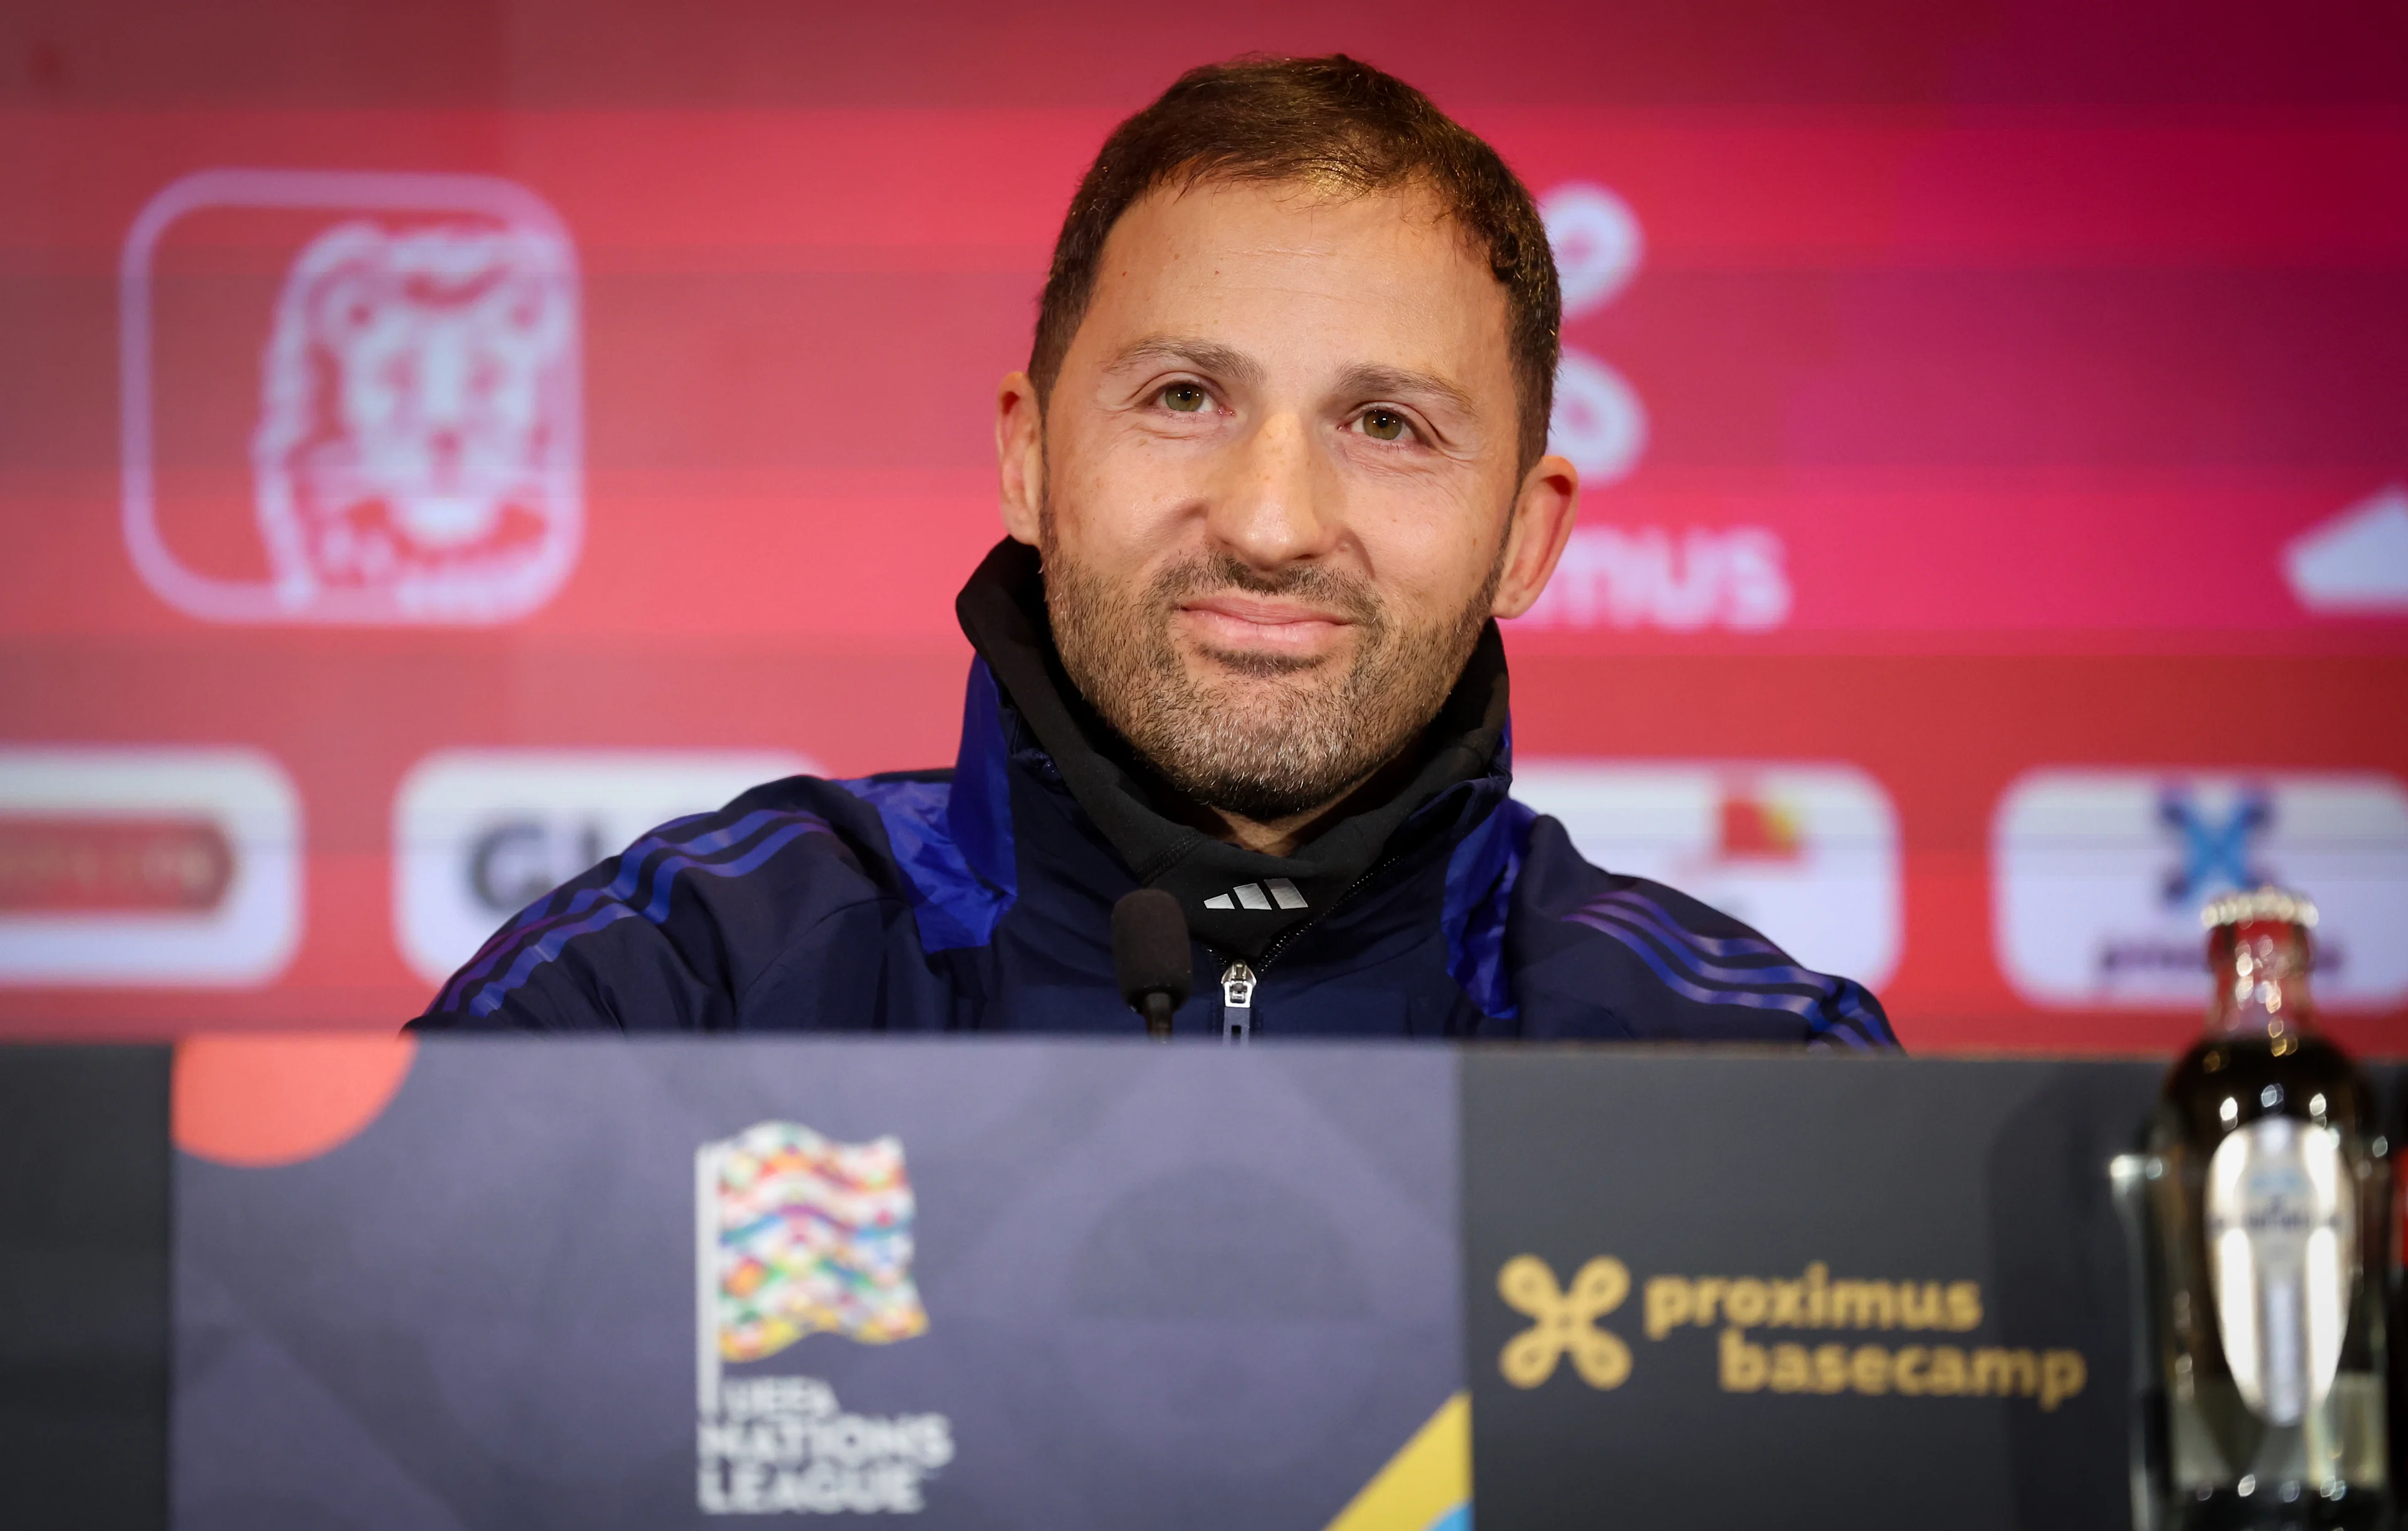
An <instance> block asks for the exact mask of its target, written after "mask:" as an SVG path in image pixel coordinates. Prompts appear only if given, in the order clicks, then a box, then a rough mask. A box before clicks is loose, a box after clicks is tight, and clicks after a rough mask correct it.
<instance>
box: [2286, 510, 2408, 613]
mask: <svg viewBox="0 0 2408 1531" xmlns="http://www.w3.org/2000/svg"><path fill="white" fill-rule="evenodd" d="M2283 575H2284V578H2285V579H2286V580H2288V581H2289V583H2290V587H2291V594H2293V595H2295V596H2297V597H2298V598H2299V602H2300V605H2301V606H2303V607H2305V608H2308V609H2309V610H2310V611H2313V612H2315V613H2317V614H2318V615H2320V616H2396V615H2399V614H2401V613H2403V612H2408V487H2403V486H2401V485H2400V484H2392V485H2390V486H2388V487H2386V488H2385V489H2383V490H2382V491H2380V492H2379V493H2377V494H2370V495H2368V496H2367V497H2366V498H2365V499H2363V500H2361V501H2359V502H2358V504H2356V505H2353V506H2351V507H2350V508H2347V509H2346V510H2343V511H2342V512H2341V513H2339V514H2338V515H2335V516H2334V517H2332V518H2331V519H2330V520H2329V521H2324V522H2318V523H2317V524H2315V525H2314V526H2311V527H2310V528H2308V529H2307V530H2306V531H2304V532H2302V533H2300V535H2299V536H2298V537H2293V538H2292V539H2291V541H2290V542H2289V543H2288V544H2287V545H2286V547H2285V548H2284V550H2283Z"/></svg>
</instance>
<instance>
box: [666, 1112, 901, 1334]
mask: <svg viewBox="0 0 2408 1531" xmlns="http://www.w3.org/2000/svg"><path fill="white" fill-rule="evenodd" d="M703 1152H704V1154H705V1155H707V1156H708V1157H709V1160H710V1161H715V1165H707V1167H706V1175H705V1183H706V1185H708V1186H709V1187H710V1192H711V1196H712V1201H713V1203H714V1205H713V1207H712V1209H711V1210H712V1212H713V1213H714V1214H715V1218H716V1223H717V1235H718V1237H717V1243H716V1247H715V1249H714V1251H713V1256H714V1261H715V1267H716V1282H715V1302H714V1308H715V1313H716V1321H715V1328H716V1330H717V1340H718V1344H717V1352H718V1355H719V1357H720V1359H722V1360H724V1361H758V1360H760V1359H762V1358H763V1357H765V1356H770V1355H775V1354H777V1353H778V1352H780V1351H782V1350H784V1349H785V1348H786V1347H787V1346H789V1345H791V1344H793V1343H794V1342H795V1341H796V1340H797V1339H800V1338H803V1336H805V1335H808V1334H817V1333H820V1332H822V1331H826V1332H829V1333H834V1334H840V1335H844V1336H846V1337H847V1338H853V1339H857V1340H861V1341H863V1342H864V1343H867V1344H873V1345H879V1344H884V1343H886V1342H887V1341H889V1340H896V1339H909V1338H911V1337H912V1336H914V1335H918V1334H923V1333H925V1332H926V1330H927V1327H928V1315H927V1313H926V1312H925V1310H924V1309H922V1308H921V1306H920V1292H919V1288H918V1287H916V1286H914V1285H913V1284H912V1281H911V1217H912V1197H911V1182H910V1178H909V1177H908V1176H907V1175H906V1174H905V1173H904V1168H903V1144H902V1142H901V1140H900V1139H898V1138H891V1137H890V1138H876V1139H873V1140H872V1141H870V1142H867V1143H838V1142H831V1141H830V1140H829V1139H827V1138H823V1137H821V1136H820V1135H819V1134H818V1133H815V1132H813V1131H812V1130H811V1129H810V1128H809V1127H806V1126H803V1125H801V1124H800V1123H793V1122H763V1123H757V1124H755V1125H753V1126H752V1127H748V1128H746V1129H745V1130H744V1131H743V1132H741V1133H739V1134H738V1135H737V1136H736V1137H734V1138H728V1139H727V1140H725V1141H724V1142H719V1143H710V1144H706V1145H705V1146H704V1148H703Z"/></svg>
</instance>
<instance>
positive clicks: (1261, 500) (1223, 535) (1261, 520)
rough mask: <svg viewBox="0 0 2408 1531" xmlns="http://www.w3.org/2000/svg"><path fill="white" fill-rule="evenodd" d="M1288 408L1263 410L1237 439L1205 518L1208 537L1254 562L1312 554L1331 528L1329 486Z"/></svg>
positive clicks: (1331, 537)
mask: <svg viewBox="0 0 2408 1531" xmlns="http://www.w3.org/2000/svg"><path fill="white" fill-rule="evenodd" d="M1324 469H1325V465H1323V464H1322V463H1321V462H1320V461H1319V454H1318V453H1316V452H1315V451H1314V450H1313V441H1312V427H1311V426H1310V425H1309V424H1308V423H1307V422H1305V421H1304V419H1302V418H1301V417H1300V416H1297V415H1295V414H1271V415H1268V416H1265V417H1264V418H1263V419H1262V420H1261V422H1259V423H1257V424H1256V425H1255V427H1254V429H1253V430H1252V431H1249V432H1248V433H1246V435H1245V436H1244V437H1242V438H1241V439H1240V442H1239V444H1238V447H1237V450H1236V451H1235V452H1234V453H1233V454H1232V457H1231V461H1230V463H1229V465H1228V475H1227V478H1226V479H1225V481H1224V483H1223V485H1222V486H1221V493H1219V494H1215V495H1213V497H1212V505H1211V512H1210V514H1209V515H1208V517H1207V518H1206V523H1207V526H1208V528H1209V530H1210V531H1211V535H1212V537H1213V540H1215V541H1216V542H1218V543H1220V544H1221V545H1222V546H1223V547H1225V548H1226V549H1228V550H1229V551H1231V552H1233V553H1235V554H1237V555H1238V556H1239V557H1240V558H1242V559H1244V560H1245V561H1246V562H1247V563H1249V564H1251V565H1254V567H1256V568H1263V569H1269V568H1277V567H1279V566H1280V565H1284V564H1292V563H1295V562H1297V560H1299V559H1309V558H1314V557H1318V556H1320V555H1321V554H1323V553H1326V552H1327V551H1329V550H1330V548H1331V547H1332V546H1333V545H1334V544H1335V543H1336V541H1337V538H1338V534H1339V522H1338V517H1337V514H1336V512H1337V506H1336V504H1335V498H1336V495H1335V490H1336V486H1335V485H1334V484H1333V483H1331V482H1329V481H1328V476H1327V475H1326V472H1325V471H1324Z"/></svg>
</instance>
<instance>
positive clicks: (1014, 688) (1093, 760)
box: [953, 538, 1506, 962]
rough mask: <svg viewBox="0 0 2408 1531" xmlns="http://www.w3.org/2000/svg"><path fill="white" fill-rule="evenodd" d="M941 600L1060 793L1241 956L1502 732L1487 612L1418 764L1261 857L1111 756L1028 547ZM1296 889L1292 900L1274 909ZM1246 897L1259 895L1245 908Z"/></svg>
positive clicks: (1466, 769)
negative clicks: (1168, 810)
mask: <svg viewBox="0 0 2408 1531" xmlns="http://www.w3.org/2000/svg"><path fill="white" fill-rule="evenodd" d="M953 610H954V612H955V614H956V615H957V616H958V617H959V618H960V619H961V624H962V631H963V633H965V634H966V635H968V637H969V640H970V644H971V646H972V647H973V648H975V649H977V650H978V651H979V656H980V657H981V658H982V659H984V660H985V661H986V665H987V668H988V670H989V671H991V672H992V673H993V674H994V676H995V679H996V683H997V684H998V685H999V686H1000V687H1001V688H1002V690H1003V693H1004V694H1005V696H1006V697H1007V698H1008V699H1009V700H1010V702H1011V706H1012V708H1014V709H1015V710H1016V711H1017V712H1018V713H1019V714H1020V716H1021V719H1022V721H1023V722H1024V723H1026V724H1027V725H1028V729H1029V731H1030V732H1031V733H1032V734H1034V735H1035V736H1036V737H1037V742H1038V743H1039V744H1040V745H1042V746H1043V747H1044V749H1045V752H1046V753H1047V754H1048V755H1050V756H1051V757H1052V758H1053V761H1054V768H1055V769H1056V770H1058V771H1059V772H1061V774H1062V780H1063V782H1064V784H1065V785H1067V786H1068V788H1069V790H1070V794H1071V795H1072V796H1073V797H1074V798H1076V799H1077V800H1078V803H1079V806H1080V807H1081V808H1083V809H1085V810H1086V814H1087V817H1088V818H1089V819H1091V820H1092V821H1094V823H1095V825H1096V827H1097V829H1098V830H1100V831H1101V832H1102V834H1103V836H1104V838H1105V839H1107V840H1109V841H1111V845H1112V847H1113V849H1114V850H1116V851H1119V852H1120V854H1121V859H1122V860H1124V861H1125V862H1126V863H1127V864H1128V867H1129V870H1130V871H1132V872H1134V873H1135V874H1136V875H1137V880H1139V881H1140V882H1141V883H1144V884H1146V885H1147V886H1150V887H1156V888H1162V889H1165V890H1167V891H1168V892H1169V893H1170V894H1173V895H1174V896H1175V897H1177V898H1178V900H1179V902H1180V904H1181V906H1182V907H1183V908H1184V909H1185V910H1186V911H1187V925H1188V929H1190V930H1191V931H1193V932H1194V933H1195V934H1196V936H1197V937H1198V938H1199V939H1201V940H1203V941H1204V942H1206V943H1207V944H1209V945H1211V946H1213V947H1216V948H1218V949H1220V950H1222V951H1225V952H1236V953H1238V954H1239V955H1240V956H1242V957H1244V958H1246V959H1247V960H1248V961H1251V962H1259V961H1261V960H1262V956H1263V953H1264V952H1265V951H1266V950H1267V949H1269V947H1270V946H1271V945H1272V943H1273V942H1275V941H1277V940H1278V939H1279V938H1280V937H1283V936H1284V935H1285V934H1286V933H1287V932H1289V931H1290V930H1293V929H1295V928H1296V927H1297V926H1299V925H1302V924H1305V923H1309V922H1311V921H1312V920H1314V919H1317V918H1318V917H1320V916H1321V915H1322V914H1324V913H1326V912H1327V911H1328V909H1329V908H1330V906H1332V905H1333V904H1335V903H1337V902H1338V901H1339V900H1340V899H1341V898H1343V897H1344V896H1345V895H1346V894H1347V893H1348V892H1349V891H1350V890H1351V889H1352V888H1353V887H1354V886H1355V883H1356V882H1358V881H1359V880H1362V878H1363V877H1364V875H1365V874H1366V873H1368V872H1369V871H1371V870H1372V869H1373V868H1374V867H1375V866H1377V865H1378V864H1379V863H1380V861H1381V860H1382V858H1383V856H1384V855H1385V854H1386V853H1387V852H1388V851H1389V849H1390V841H1391V840H1393V839H1394V838H1395V837H1396V835H1397V832H1398V830H1399V829H1400V828H1402V827H1403V826H1404V823H1405V821H1406V820H1407V819H1408V818H1409V817H1411V816H1412V812H1413V810H1414V809H1416V808H1420V807H1421V806H1422V805H1423V804H1425V803H1426V802H1428V801H1429V800H1430V799H1431V798H1433V797H1435V796H1437V795H1438V794H1440V793H1441V792H1444V791H1445V790H1446V789H1447V788H1449V787H1452V786H1454V785H1455V784H1456V783H1458V782H1462V781H1469V780H1477V779H1479V778H1480V777H1483V776H1485V775H1486V774H1488V772H1489V771H1490V769H1491V768H1492V767H1493V766H1494V765H1496V764H1497V757H1498V751H1499V750H1500V749H1501V748H1502V746H1503V743H1504V738H1505V728H1506V681H1505V646H1504V642H1503V640H1502V639H1501V638H1500V637H1498V632H1497V624H1496V623H1495V622H1490V623H1488V624H1487V625H1486V626H1485V627H1484V629H1483V630H1482V632H1481V635H1480V641H1479V643H1478V645H1477V646H1475V647H1474V649H1473V650H1472V653H1471V659H1470V661H1469V663H1468V664H1466V665H1464V669H1463V675H1462V678H1461V679H1460V680H1457V681H1456V682H1455V690H1454V692H1453V693H1451V694H1449V695H1448V697H1447V699H1446V704H1445V706H1444V707H1442V708H1441V709H1440V711H1439V715H1438V719H1437V721H1436V722H1435V723H1432V724H1431V725H1430V727H1429V730H1428V732H1427V733H1426V734H1425V735H1424V736H1423V737H1422V740H1421V742H1420V744H1419V746H1418V749H1419V750H1420V751H1421V768H1420V769H1419V770H1418V771H1416V772H1415V773H1414V774H1413V776H1412V780H1409V781H1408V782H1406V783H1405V785H1404V786H1403V787H1402V788H1401V789H1399V790H1398V792H1397V793H1396V794H1394V795H1393V796H1390V797H1388V798H1386V799H1385V800H1384V801H1382V802H1378V803H1374V804H1371V805H1369V806H1368V807H1366V808H1362V809H1361V810H1359V811H1357V812H1355V813H1352V814H1349V815H1347V816H1346V817H1345V818H1342V819H1340V820H1339V821H1337V822H1336V823H1331V824H1329V825H1328V826H1327V827H1326V828H1324V829H1323V830H1322V831H1321V832H1320V833H1319V834H1317V835H1315V836H1314V837H1312V839H1311V840H1310V841H1308V842H1307V843H1306V844H1304V845H1302V846H1300V847H1298V848H1297V853H1296V854H1295V855H1293V856H1269V855H1264V854H1262V853H1261V852H1259V851H1247V850H1243V849H1241V848H1240V847H1238V846H1234V845H1230V844H1227V843H1226V842H1225V841H1221V840H1216V839H1214V838H1212V837H1211V836H1209V835H1206V834H1204V833H1203V832H1202V831H1200V830H1197V829H1195V828H1192V827H1190V826H1189V825H1186V824H1183V823H1178V822H1176V821H1175V820H1172V819H1168V818H1166V817H1164V816H1163V814H1162V813H1161V812H1160V811H1158V810H1157V809H1156V808H1154V804H1153V801H1152V800H1151V798H1150V796H1149V794H1148V791H1147V789H1146V787H1145V786H1144V785H1143V784H1142V783H1140V780H1138V778H1137V777H1135V776H1134V775H1132V774H1131V773H1130V772H1129V771H1128V769H1127V768H1126V767H1125V765H1122V764H1121V762H1120V760H1118V759H1116V758H1114V757H1115V754H1116V753H1118V752H1120V751H1126V750H1127V748H1128V747H1127V746H1126V745H1125V743H1124V742H1123V741H1122V740H1121V739H1120V738H1119V737H1118V736H1117V735H1116V734H1115V733H1114V732H1113V730H1112V729H1111V725H1110V724H1108V723H1105V722H1104V721H1103V719H1102V718H1101V717H1099V716H1098V715H1097V713H1096V711H1095V710H1094V709H1093V708H1090V707H1089V706H1088V705H1087V703H1086V700H1085V698H1084V697H1082V696H1081V695H1080V694H1079V692H1078V688H1077V687H1075V686H1073V685H1072V684H1071V683H1070V678H1069V677H1068V674H1066V673H1065V672H1064V671H1063V668H1062V662H1061V659H1060V658H1059V657H1058V656H1057V655H1056V654H1055V652H1054V636H1053V627H1052V624H1051V623H1050V622H1048V620H1047V618H1046V614H1045V576H1044V572H1043V568H1042V566H1041V565H1040V563H1039V559H1038V555H1037V551H1036V550H1035V549H1034V548H1030V547H1028V546H1026V545H1025V544H1023V543H1019V542H1014V541H1011V540H1010V539H1008V538H1007V539H1006V540H1004V541H1003V542H1000V543H998V544H996V548H995V551H992V552H990V553H988V554H987V556H986V561H985V562H984V563H982V564H981V565H979V569H978V572H977V573H976V574H973V575H971V576H970V580H969V583H968V584H967V585H965V586H963V587H962V593H961V594H960V595H959V596H958V597H957V598H956V599H955V600H954V602H953ZM1164 790H1166V791H1167V790H1168V789H1167V788H1166V789H1164ZM1299 898H1300V899H1301V900H1302V903H1301V904H1300V905H1298V906H1297V907H1293V908H1290V907H1284V906H1286V905H1292V904H1296V901H1297V899H1299ZM1254 903H1261V904H1265V905H1268V906H1269V907H1268V908H1261V909H1257V908H1252V907H1249V906H1250V905H1252V904H1254Z"/></svg>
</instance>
